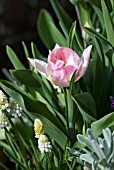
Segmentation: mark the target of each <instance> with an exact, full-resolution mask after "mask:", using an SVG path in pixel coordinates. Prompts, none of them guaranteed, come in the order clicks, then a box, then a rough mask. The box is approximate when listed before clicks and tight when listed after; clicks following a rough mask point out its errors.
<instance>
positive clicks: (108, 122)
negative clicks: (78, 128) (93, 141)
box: [91, 112, 114, 135]
mask: <svg viewBox="0 0 114 170" xmlns="http://www.w3.org/2000/svg"><path fill="white" fill-rule="evenodd" d="M113 126H114V112H112V113H109V114H107V115H106V116H104V117H102V118H101V119H99V120H97V121H95V122H93V123H92V125H91V128H92V130H94V131H95V132H96V133H97V134H98V135H100V134H101V133H102V130H103V129H105V128H106V127H113Z"/></svg>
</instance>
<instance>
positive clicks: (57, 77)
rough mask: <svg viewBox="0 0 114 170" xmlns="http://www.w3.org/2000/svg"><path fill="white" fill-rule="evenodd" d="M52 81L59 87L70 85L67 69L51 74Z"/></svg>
mask: <svg viewBox="0 0 114 170" xmlns="http://www.w3.org/2000/svg"><path fill="white" fill-rule="evenodd" d="M51 82H52V83H53V84H55V85H56V86H59V87H68V86H69V82H68V81H67V79H66V75H65V70H59V71H58V70H56V71H54V72H53V75H52V76H51Z"/></svg>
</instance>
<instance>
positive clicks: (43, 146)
mask: <svg viewBox="0 0 114 170" xmlns="http://www.w3.org/2000/svg"><path fill="white" fill-rule="evenodd" d="M34 131H35V137H36V138H38V148H39V150H40V151H41V153H44V152H51V149H52V146H51V144H50V142H49V140H48V137H47V136H46V135H45V134H44V127H43V123H42V122H41V120H40V119H38V118H36V119H35V121H34Z"/></svg>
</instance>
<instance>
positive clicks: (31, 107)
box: [0, 81, 68, 149]
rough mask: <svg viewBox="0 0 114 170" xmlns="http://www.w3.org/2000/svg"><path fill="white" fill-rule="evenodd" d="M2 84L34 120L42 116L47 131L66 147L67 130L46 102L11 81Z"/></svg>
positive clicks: (0, 83) (0, 84)
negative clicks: (33, 96)
mask: <svg viewBox="0 0 114 170" xmlns="http://www.w3.org/2000/svg"><path fill="white" fill-rule="evenodd" d="M0 86H1V88H3V89H4V91H6V93H7V94H8V95H10V96H11V97H12V98H13V99H14V100H15V101H16V102H17V103H18V104H19V105H20V106H21V107H22V109H23V110H24V112H25V113H26V114H27V115H28V117H29V118H30V119H31V120H32V121H34V119H35V118H37V117H38V118H40V119H41V120H42V122H43V123H44V126H45V130H46V133H48V135H49V136H50V137H51V138H52V139H54V140H55V141H56V142H57V143H58V144H59V145H60V146H61V147H62V148H63V149H65V146H66V142H67V140H68V138H67V133H66V130H65V128H64V127H63V125H62V124H61V123H60V122H59V121H58V119H57V118H56V117H55V116H54V115H53V114H52V113H51V112H50V111H49V110H48V108H47V107H46V105H45V104H43V103H41V102H40V101H36V100H34V99H33V98H32V97H31V96H30V95H28V94H27V93H25V92H24V91H23V90H21V89H19V88H18V87H17V86H15V85H13V84H12V83H10V82H7V81H1V82H0ZM58 127H59V128H58ZM52 129H53V130H52Z"/></svg>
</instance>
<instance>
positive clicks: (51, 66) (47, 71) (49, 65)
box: [46, 62, 54, 75]
mask: <svg viewBox="0 0 114 170" xmlns="http://www.w3.org/2000/svg"><path fill="white" fill-rule="evenodd" d="M53 67H54V64H53V63H52V62H48V64H47V68H46V73H47V75H52V74H53Z"/></svg>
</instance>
